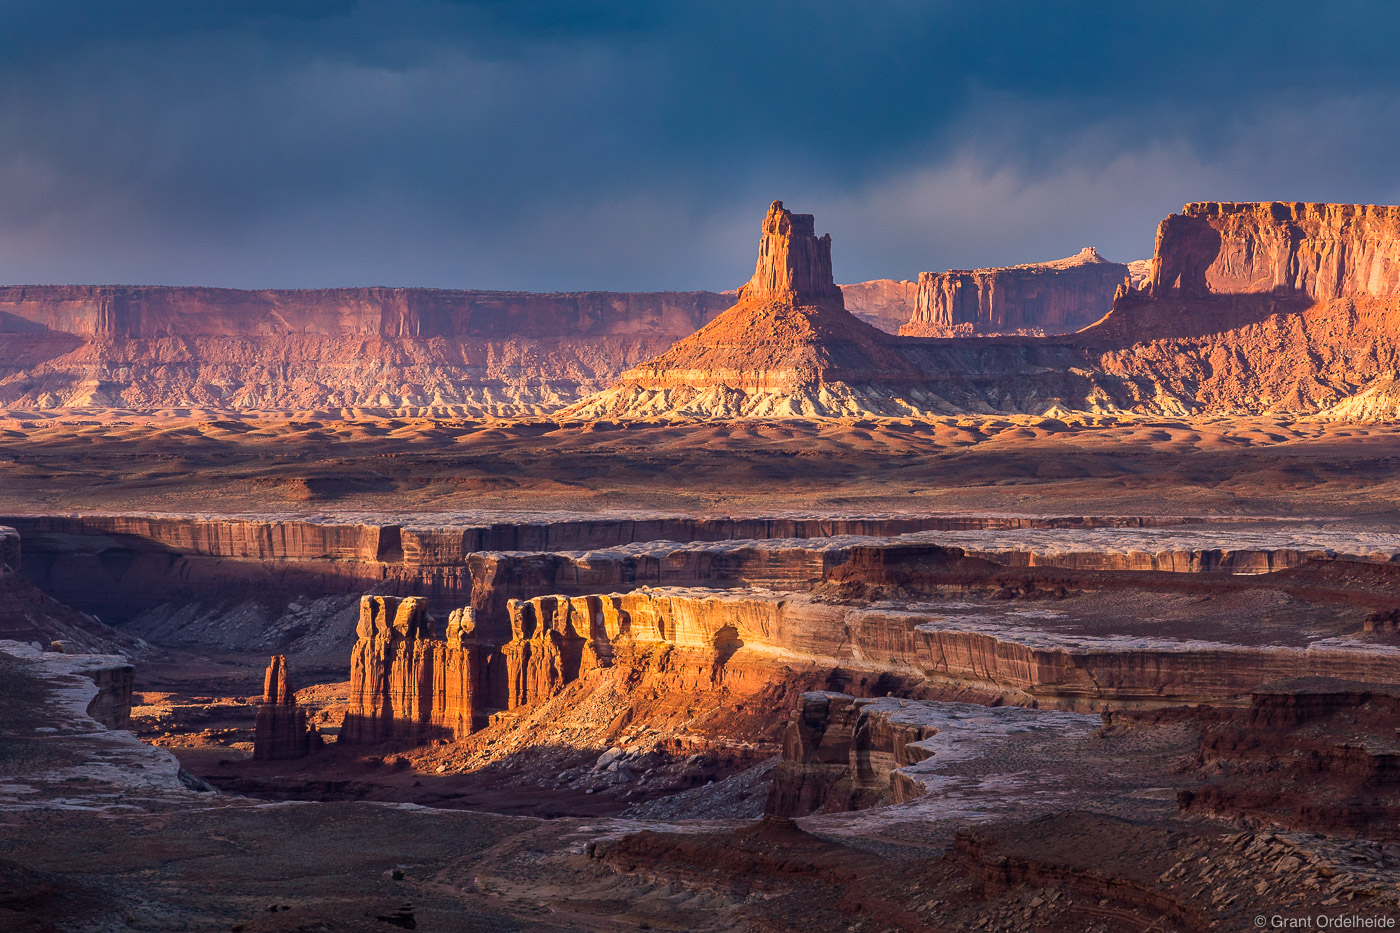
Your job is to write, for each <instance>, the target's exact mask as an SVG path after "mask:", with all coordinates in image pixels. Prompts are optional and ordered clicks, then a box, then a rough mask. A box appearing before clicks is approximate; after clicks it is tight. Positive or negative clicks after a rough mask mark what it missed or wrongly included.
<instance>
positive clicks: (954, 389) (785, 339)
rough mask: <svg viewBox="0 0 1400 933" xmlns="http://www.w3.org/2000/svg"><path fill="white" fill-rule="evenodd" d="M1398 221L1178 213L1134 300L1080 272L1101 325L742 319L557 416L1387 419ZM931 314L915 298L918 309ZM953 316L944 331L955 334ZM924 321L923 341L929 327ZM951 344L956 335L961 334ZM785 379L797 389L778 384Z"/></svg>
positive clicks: (1274, 209) (759, 315) (1298, 210)
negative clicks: (1053, 329)
mask: <svg viewBox="0 0 1400 933" xmlns="http://www.w3.org/2000/svg"><path fill="white" fill-rule="evenodd" d="M1397 211H1400V208H1383V207H1373V206H1369V205H1337V204H1309V205H1296V204H1214V203H1211V204H1195V205H1188V206H1187V207H1186V208H1185V209H1184V211H1183V213H1182V214H1180V215H1173V217H1171V218H1168V220H1167V221H1165V222H1164V223H1163V224H1162V226H1161V228H1160V230H1159V235H1158V242H1157V248H1156V251H1155V254H1154V258H1153V261H1152V270H1153V271H1152V273H1151V276H1150V277H1149V278H1148V279H1147V280H1146V284H1145V287H1144V288H1142V289H1138V288H1134V287H1132V284H1131V283H1132V278H1131V276H1132V272H1131V270H1127V269H1126V267H1123V266H1118V265H1116V264H1107V263H1102V264H1090V265H1093V266H1095V267H1097V266H1100V265H1101V266H1104V267H1110V266H1111V268H1112V270H1113V273H1114V277H1113V278H1111V279H1108V278H1105V280H1104V281H1105V290H1106V292H1107V294H1109V295H1114V294H1115V291H1114V289H1115V287H1116V286H1120V285H1121V286H1122V288H1121V289H1120V290H1119V292H1118V293H1116V294H1117V297H1115V298H1114V299H1113V306H1112V310H1111V311H1110V312H1109V313H1108V314H1107V315H1105V316H1104V317H1103V318H1102V319H1101V320H1099V321H1098V323H1095V324H1092V325H1090V326H1088V327H1086V328H1084V329H1083V330H1080V331H1077V332H1076V333H1074V334H1068V335H1063V336H1056V337H1045V338H1034V337H1026V336H1003V337H968V338H967V339H960V340H927V339H921V338H916V337H909V336H905V337H902V338H896V339H892V340H886V341H883V342H881V344H880V345H879V347H878V348H876V347H875V346H874V345H873V344H870V343H869V342H866V343H861V342H860V341H857V340H854V339H852V334H851V331H850V328H848V327H840V328H835V327H819V326H816V325H815V324H814V325H812V326H808V324H807V323H805V322H807V321H809V320H815V318H813V317H812V316H810V315H804V314H802V313H796V312H794V311H793V310H791V308H789V307H787V306H782V305H778V306H773V307H769V308H768V309H767V310H763V309H756V308H752V307H748V306H746V305H743V303H741V305H740V306H738V307H736V308H735V309H734V310H732V311H729V312H725V315H722V316H721V317H720V318H717V319H716V320H715V321H714V322H712V323H711V325H709V326H710V327H711V328H714V329H713V330H710V331H709V332H708V334H707V335H706V336H707V340H706V342H705V343H703V344H702V343H701V342H700V341H698V340H694V341H692V342H691V343H689V344H687V343H685V342H682V343H681V344H678V345H677V346H676V347H674V348H672V351H671V352H670V353H668V354H667V355H665V356H663V357H662V358H659V359H657V360H655V361H653V362H652V363H651V364H648V365H647V366H644V367H637V368H636V369H634V370H632V371H631V372H629V373H628V374H627V376H625V377H624V381H623V382H622V383H619V384H618V385H615V386H614V387H613V388H611V389H609V390H608V391H607V392H605V393H601V394H600V395H598V396H595V397H594V398H592V399H589V400H587V401H586V402H584V403H580V404H579V405H577V406H573V407H571V408H570V409H569V411H570V412H571V413H574V414H579V415H582V416H585V417H614V416H615V417H629V418H633V417H651V416H666V417H681V418H692V419H704V418H729V417H848V416H868V415H902V416H914V417H924V416H928V415H937V414H950V415H951V414H968V413H971V414H993V413H1030V414H1046V413H1051V414H1054V413H1057V412H1062V411H1086V412H1094V413H1106V412H1107V413H1120V412H1135V413H1150V414H1157V415H1171V416H1189V415H1200V414H1214V413H1229V414H1245V413H1250V414H1258V413H1290V414H1298V413H1308V414H1326V415H1328V416H1329V417H1335V418H1361V419H1366V418H1386V417H1390V416H1391V415H1392V414H1393V412H1394V411H1395V410H1396V403H1395V399H1396V393H1395V391H1394V389H1393V384H1394V381H1395V374H1396V373H1397V372H1400V336H1398V335H1397V332H1396V327H1395V319H1396V309H1395V302H1396V300H1397V296H1396V295H1395V294H1394V291H1395V285H1394V278H1395V273H1394V271H1393V265H1394V261H1393V258H1392V257H1394V256H1396V255H1397V254H1400V236H1397V235H1396V225H1395V222H1394V218H1395V216H1397ZM1101 271H1103V270H1101ZM1096 274H1097V273H1096ZM1105 274H1106V273H1105ZM974 284H975V283H974ZM953 291H958V290H957V289H953V288H952V286H951V285H950V286H949V295H950V296H951V294H952V292H953ZM958 293H959V294H962V291H958ZM966 293H967V294H969V295H970V294H972V291H971V290H968V291H967V292H966ZM943 301H944V299H942V298H940V299H938V300H937V301H935V300H934V298H933V296H932V293H930V296H929V304H928V307H929V308H930V309H932V308H934V307H935V306H936V305H938V303H939V302H943ZM979 301H980V299H979ZM951 302H952V298H951V297H949V298H948V299H947V300H946V302H945V304H947V306H948V307H950V308H951V307H952V305H951ZM959 302H960V304H959V306H960V307H962V306H963V304H961V302H962V299H959ZM966 307H967V308H968V310H965V311H962V312H958V313H959V314H961V315H962V316H963V317H972V316H973V312H972V311H971V310H970V309H971V304H967V305H966ZM1099 308H1100V310H1101V309H1102V306H1099ZM978 313H979V314H980V313H981V312H980V311H979V312H978ZM1008 313H1009V312H1008ZM938 314H939V315H942V314H944V312H942V311H940V312H938ZM947 314H948V315H949V316H950V319H951V315H952V314H953V312H952V311H951V310H950V311H948V312H947ZM987 315H989V321H990V320H994V319H995V318H996V315H994V314H992V312H991V311H988V312H987ZM1086 315H1087V312H1086ZM927 316H928V318H929V321H930V323H932V322H933V319H934V314H933V311H932V310H929V311H928V312H927ZM836 319H837V317H836V316H833V315H827V316H826V320H827V321H828V322H834V321H835V320H836ZM1084 320H1086V321H1087V320H1088V318H1087V317H1086V318H1085V319H1084ZM721 321H724V322H725V323H723V324H721ZM958 326H960V327H965V328H966V329H967V330H968V331H969V332H971V329H972V325H971V324H960V325H958ZM910 332H911V331H910V330H906V331H905V333H906V334H907V333H910ZM920 332H922V331H920ZM727 335H729V336H727ZM733 335H739V336H740V337H742V339H732V336H733ZM696 336H697V338H698V336H699V335H698V334H697V335H696ZM796 348H800V352H797V351H796ZM795 360H809V361H811V362H812V365H810V366H807V367H805V369H804V368H803V367H800V366H798V365H797V364H796V362H794V361H795ZM837 361H844V362H846V363H850V364H851V365H848V366H838V365H835V363H836V362H837ZM843 369H844V370H845V371H846V375H844V376H842V375H840V373H841V372H842V370H843ZM799 370H800V371H802V372H805V373H809V374H810V375H804V376H802V377H800V378H780V376H782V375H783V374H786V373H789V372H793V371H799ZM876 372H878V375H875V374H874V373H876ZM736 374H743V377H742V378H741V376H739V375H736ZM1351 399H1358V401H1357V402H1356V403H1351V402H1350V401H1349V400H1351Z"/></svg>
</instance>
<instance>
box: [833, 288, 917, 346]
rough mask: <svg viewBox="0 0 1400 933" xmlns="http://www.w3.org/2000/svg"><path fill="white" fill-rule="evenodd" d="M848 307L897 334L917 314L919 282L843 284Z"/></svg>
mask: <svg viewBox="0 0 1400 933" xmlns="http://www.w3.org/2000/svg"><path fill="white" fill-rule="evenodd" d="M840 288H841V297H842V299H843V300H844V301H845V303H846V310H847V311H849V312H851V313H852V314H854V315H855V316H856V317H858V318H860V319H861V320H862V321H864V322H865V323H867V324H870V325H872V326H874V327H878V328H880V330H882V331H884V332H885V333H887V334H897V333H899V329H900V328H901V327H903V326H904V324H905V323H906V322H908V320H909V319H910V318H911V317H913V316H914V307H915V303H916V301H917V299H918V294H919V283H918V282H910V281H907V280H904V279H872V280H870V281H869V282H853V283H851V284H849V285H842V286H840Z"/></svg>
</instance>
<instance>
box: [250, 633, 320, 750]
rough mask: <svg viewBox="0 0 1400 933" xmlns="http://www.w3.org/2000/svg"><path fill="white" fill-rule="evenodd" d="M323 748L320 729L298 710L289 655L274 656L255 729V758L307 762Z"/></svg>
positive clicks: (301, 710)
mask: <svg viewBox="0 0 1400 933" xmlns="http://www.w3.org/2000/svg"><path fill="white" fill-rule="evenodd" d="M320 744H321V736H320V734H319V733H317V731H316V728H315V727H314V726H311V725H309V724H308V723H307V721H306V710H304V709H302V708H300V707H299V706H297V698H296V694H295V693H294V692H293V691H292V680H291V677H290V675H289V674H288V673H287V658H286V656H285V655H280V654H277V655H273V656H272V658H271V659H270V660H269V661H268V664H267V674H266V675H265V676H264V678H263V701H262V705H261V706H259V707H258V718H257V722H256V723H255V724H254V727H253V757H254V758H255V759H257V760H258V761H288V760H291V759H295V758H305V757H306V756H307V755H309V754H311V753H312V752H313V751H315V750H316V749H317V748H318V747H320Z"/></svg>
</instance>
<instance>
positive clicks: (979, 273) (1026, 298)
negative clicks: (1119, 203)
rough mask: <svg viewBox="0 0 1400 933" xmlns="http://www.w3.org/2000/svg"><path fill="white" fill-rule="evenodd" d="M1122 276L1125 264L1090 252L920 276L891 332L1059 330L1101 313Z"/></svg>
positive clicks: (952, 333)
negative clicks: (910, 303)
mask: <svg viewBox="0 0 1400 933" xmlns="http://www.w3.org/2000/svg"><path fill="white" fill-rule="evenodd" d="M1128 277H1129V269H1128V267H1127V266H1126V265H1124V264H1122V263H1117V262H1109V261H1108V260H1106V259H1104V258H1102V257H1101V256H1099V254H1098V252H1097V251H1096V250H1095V249H1094V248H1093V247H1086V248H1085V249H1083V250H1081V251H1080V252H1079V253H1078V254H1077V255H1074V256H1071V257H1069V258H1067V259H1059V260H1055V261H1054V262H1044V263H1030V264H1027V265H1021V266H1005V267H1001V268H992V269H976V270H962V269H953V270H949V271H948V272H921V273H919V284H918V290H917V294H916V296H915V302H914V309H913V314H912V315H911V316H910V318H909V319H908V321H907V322H906V323H905V324H904V325H903V326H901V327H900V328H899V333H900V334H903V335H905V336H911V337H947V336H955V335H970V334H990V333H1007V332H1016V331H1043V332H1046V333H1052V334H1055V333H1067V332H1069V331H1074V330H1078V329H1079V328H1081V327H1086V326H1088V325H1089V324H1092V323H1094V322H1095V321H1097V320H1098V319H1099V318H1101V317H1103V316H1104V315H1105V314H1107V313H1108V311H1109V309H1110V308H1111V307H1112V305H1113V295H1114V293H1115V291H1116V290H1117V288H1118V286H1120V285H1122V284H1123V282H1124V280H1125V279H1127V278H1128Z"/></svg>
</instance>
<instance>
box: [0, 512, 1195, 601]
mask: <svg viewBox="0 0 1400 933" xmlns="http://www.w3.org/2000/svg"><path fill="white" fill-rule="evenodd" d="M0 521H3V522H4V523H6V524H9V525H13V526H15V527H17V528H18V529H20V531H21V533H22V535H23V537H24V540H25V542H26V544H25V550H26V553H27V559H26V561H25V565H24V571H23V572H24V574H25V576H26V577H27V578H28V579H29V580H30V581H32V582H33V583H35V584H36V585H37V586H39V587H40V588H41V589H43V590H44V591H45V592H47V593H50V594H51V595H53V596H55V597H56V598H58V599H60V600H61V601H63V602H64V603H67V604H69V605H71V606H74V607H77V608H79V609H82V610H86V611H91V612H97V613H100V614H101V615H102V616H103V617H104V618H115V619H121V618H124V617H129V616H130V615H131V614H133V613H135V612H139V611H141V610H144V609H149V608H152V607H155V606H158V605H161V604H163V603H166V602H171V601H176V602H189V601H191V600H195V599H199V598H202V597H208V596H210V595H220V594H227V593H235V594H246V593H247V591H248V586H249V584H250V583H251V582H256V585H257V591H258V592H260V593H265V594H269V595H279V596H287V597H294V596H300V595H307V594H310V595H313V596H320V595H331V594H351V595H355V594H362V593H364V592H366V591H369V590H378V591H380V592H386V593H390V594H399V595H424V596H427V597H429V598H430V599H431V600H432V602H433V604H434V607H435V608H437V609H438V610H440V611H443V612H445V611H446V610H447V609H448V608H450V607H453V606H460V605H463V604H466V603H468V602H470V603H471V604H472V605H473V606H475V607H477V608H478V609H483V608H490V610H491V613H492V615H491V619H483V621H484V622H488V621H492V620H496V621H500V622H501V623H502V624H503V620H504V618H505V615H504V598H510V597H520V596H531V595H535V594H537V593H541V592H567V591H568V590H569V589H572V588H574V587H577V586H585V587H591V591H593V592H598V591H600V590H606V589H615V588H618V587H620V586H622V585H623V584H629V585H637V584H642V583H653V584H661V583H667V584H681V585H688V584H692V583H701V582H708V581H709V580H710V579H712V577H711V576H710V575H709V574H708V573H705V572H704V568H703V567H702V566H701V565H702V564H704V565H713V563H714V562H713V561H711V560H710V559H708V558H706V557H704V555H703V554H699V553H696V554H691V555H684V556H682V557H677V558H674V559H668V558H665V557H664V556H662V554H661V553H658V554H657V556H656V558H655V559H651V558H649V557H637V558H628V557H626V556H622V557H620V558H619V559H616V560H609V559H606V557H605V556H604V555H599V556H598V557H597V558H596V560H597V569H595V570H591V571H590V570H589V569H588V561H584V560H580V559H579V558H576V557H560V556H558V555H557V554H556V553H553V552H560V551H580V552H581V551H593V550H595V549H599V548H613V547H620V546H627V545H635V544H641V543H644V542H649V541H657V542H675V544H676V547H674V548H671V550H683V548H682V547H681V545H684V544H686V543H691V542H723V541H733V540H748V541H755V542H762V541H767V540H772V539H798V540H810V539H825V538H832V537H838V536H846V535H853V536H861V537H870V536H888V535H902V534H909V533H915V532H920V531H934V530H945V529H946V530H968V529H977V528H989V529H1017V528H1026V529H1031V528H1060V527H1063V528H1070V529H1072V528H1091V527H1098V526H1112V527H1120V526H1126V527H1139V526H1144V525H1154V524H1161V523H1165V524H1175V523H1179V521H1180V520H1179V519H1171V518H1167V519H1139V518H1133V517H1125V518H1112V517H1108V518H1095V517H1074V516H1066V517H1059V518H1057V517H1043V518H1035V517H1015V516H1009V517H995V516H993V517H980V516H908V517H904V516H890V517H879V516H873V517H850V518H831V519H818V518H762V517H759V518H692V517H674V516H670V517H665V516H663V517H653V518H646V517H643V518H635V519H583V518H580V519H559V520H556V521H499V522H470V521H466V522H463V523H462V524H460V525H454V524H444V525H440V526H439V525H430V524H405V525H401V524H397V523H375V522H340V521H315V520H269V519H259V518H232V517H230V518H218V517H208V518H191V517H180V516H151V515H100V514H91V515H44V516H12V517H3V518H0ZM501 552H545V553H509V554H503V553H501ZM754 559H755V560H761V561H767V562H769V563H773V564H775V565H777V564H781V563H782V562H783V561H784V560H786V558H781V557H770V556H763V555H756V556H755V558H754ZM795 559H797V560H799V562H801V563H809V560H810V559H809V558H806V557H802V558H795ZM725 563H726V561H725V559H723V558H721V560H720V561H719V565H720V567H721V569H722V568H723V566H724V565H725ZM685 567H692V568H694V570H693V573H691V575H690V576H686V575H685V573H684V568H685ZM676 568H679V569H676ZM663 571H664V572H663ZM774 572H775V573H776V572H778V569H777V568H776V567H775V571H774ZM806 576H807V575H806V573H805V571H804V578H805V577H806ZM498 581H499V583H498ZM561 587H563V588H565V589H562V590H561ZM579 592H582V590H579ZM501 594H504V597H502V596H501ZM492 624H494V622H493V623H492Z"/></svg>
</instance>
